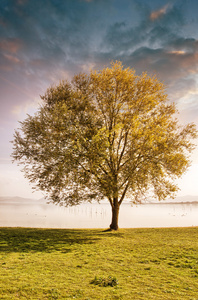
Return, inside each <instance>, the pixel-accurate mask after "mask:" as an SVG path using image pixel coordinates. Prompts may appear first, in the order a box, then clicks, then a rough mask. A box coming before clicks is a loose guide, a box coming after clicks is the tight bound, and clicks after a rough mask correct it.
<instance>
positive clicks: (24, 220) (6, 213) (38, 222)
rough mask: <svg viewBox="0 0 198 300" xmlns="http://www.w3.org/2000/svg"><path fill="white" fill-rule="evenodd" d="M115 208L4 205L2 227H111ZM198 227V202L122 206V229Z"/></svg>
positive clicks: (0, 207) (0, 209)
mask: <svg viewBox="0 0 198 300" xmlns="http://www.w3.org/2000/svg"><path fill="white" fill-rule="evenodd" d="M110 221H111V208H110V205H109V204H108V203H105V204H82V205H80V206H75V207H68V208H65V207H60V206H56V205H53V204H39V203H35V204H34V203H29V204H17V203H15V204H12V203H0V227H35V228H108V227H109V224H110ZM185 226H198V202H196V203H183V204H181V203H176V204H169V203H158V204H142V205H138V206H131V204H129V203H123V204H122V206H121V207H120V214H119V227H121V228H137V227H185Z"/></svg>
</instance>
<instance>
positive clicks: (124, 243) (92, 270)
mask: <svg viewBox="0 0 198 300" xmlns="http://www.w3.org/2000/svg"><path fill="white" fill-rule="evenodd" d="M95 276H97V278H102V279H105V280H107V281H108V280H110V281H112V278H113V277H115V280H116V283H117V281H118V285H115V286H113V287H112V286H107V287H105V286H100V285H98V284H97V283H99V281H97V280H94V279H95ZM109 276H111V279H108V277H109ZM91 282H93V283H91ZM101 282H103V281H101ZM102 285H103V284H102ZM197 291H198V227H188V228H148V229H146V228H144V229H143V228H142V229H141V228H139V229H120V230H119V231H118V232H105V231H103V230H101V229H76V230H74V229H33V228H0V295H1V299H37V300H39V299H40V300H41V299H42V300H45V299H86V300H88V299H100V300H102V299H105V300H108V299H124V300H127V299H130V300H131V299H137V300H138V299H144V300H145V299H164V300H168V299H182V300H183V299H191V300H193V299H194V300H195V299H197V295H198V294H197Z"/></svg>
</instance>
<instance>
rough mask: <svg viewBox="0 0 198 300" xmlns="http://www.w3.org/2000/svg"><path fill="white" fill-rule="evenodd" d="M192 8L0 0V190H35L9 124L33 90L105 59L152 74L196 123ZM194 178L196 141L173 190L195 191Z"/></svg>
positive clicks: (28, 193)
mask: <svg viewBox="0 0 198 300" xmlns="http://www.w3.org/2000/svg"><path fill="white" fill-rule="evenodd" d="M197 12H198V1H197V0H170V1H165V0H149V1H147V0H64V1H63V0H34V1H30V0H1V1H0V105H1V109H0V136H1V147H0V196H21V197H31V198H40V197H42V194H41V193H40V192H35V193H34V194H32V189H31V186H30V185H29V183H28V181H27V180H25V179H24V177H23V174H22V173H21V172H20V167H18V166H17V165H16V164H12V163H11V158H10V154H11V152H12V144H11V143H10V141H11V140H12V139H13V133H14V129H16V128H17V127H18V126H19V124H18V121H22V120H23V119H24V118H25V117H26V114H27V113H29V114H33V113H34V112H35V111H36V109H37V108H38V107H39V103H40V102H41V100H40V96H39V95H43V94H44V93H45V91H46V89H47V87H49V86H50V85H51V84H56V83H58V82H59V80H61V79H68V80H70V79H71V78H72V77H73V75H74V74H77V73H79V72H89V71H90V69H101V68H103V67H105V66H108V65H109V64H110V62H111V61H112V60H120V61H122V63H123V64H124V65H125V66H129V67H132V68H135V69H136V72H137V73H138V74H140V73H141V72H142V71H147V72H148V73H149V74H156V75H157V77H158V78H159V79H160V80H161V81H163V82H164V83H165V84H166V85H167V92H168V95H169V98H170V100H172V101H175V103H176V104H177V108H178V110H179V112H180V114H179V116H178V118H179V121H180V123H181V124H186V123H189V122H194V123H195V124H196V125H197V126H198V17H197ZM197 181H198V150H197V149H196V150H195V151H194V152H193V155H192V166H191V167H190V168H189V170H188V172H187V173H186V174H185V175H184V176H183V178H182V179H180V180H179V181H178V183H179V187H180V189H181V191H180V192H179V194H178V195H179V196H182V195H198V182H197Z"/></svg>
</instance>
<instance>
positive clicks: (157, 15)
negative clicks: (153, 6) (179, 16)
mask: <svg viewBox="0 0 198 300" xmlns="http://www.w3.org/2000/svg"><path fill="white" fill-rule="evenodd" d="M169 6H170V5H169V4H167V5H165V6H164V7H162V8H160V9H158V10H155V11H152V12H151V14H150V20H151V21H155V20H157V19H159V18H161V17H162V16H163V15H165V14H166V12H167V10H168V8H169Z"/></svg>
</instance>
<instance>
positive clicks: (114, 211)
mask: <svg viewBox="0 0 198 300" xmlns="http://www.w3.org/2000/svg"><path fill="white" fill-rule="evenodd" d="M119 208H120V207H119V204H118V203H116V205H113V206H112V221H111V225H110V229H111V230H118V215H119Z"/></svg>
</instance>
